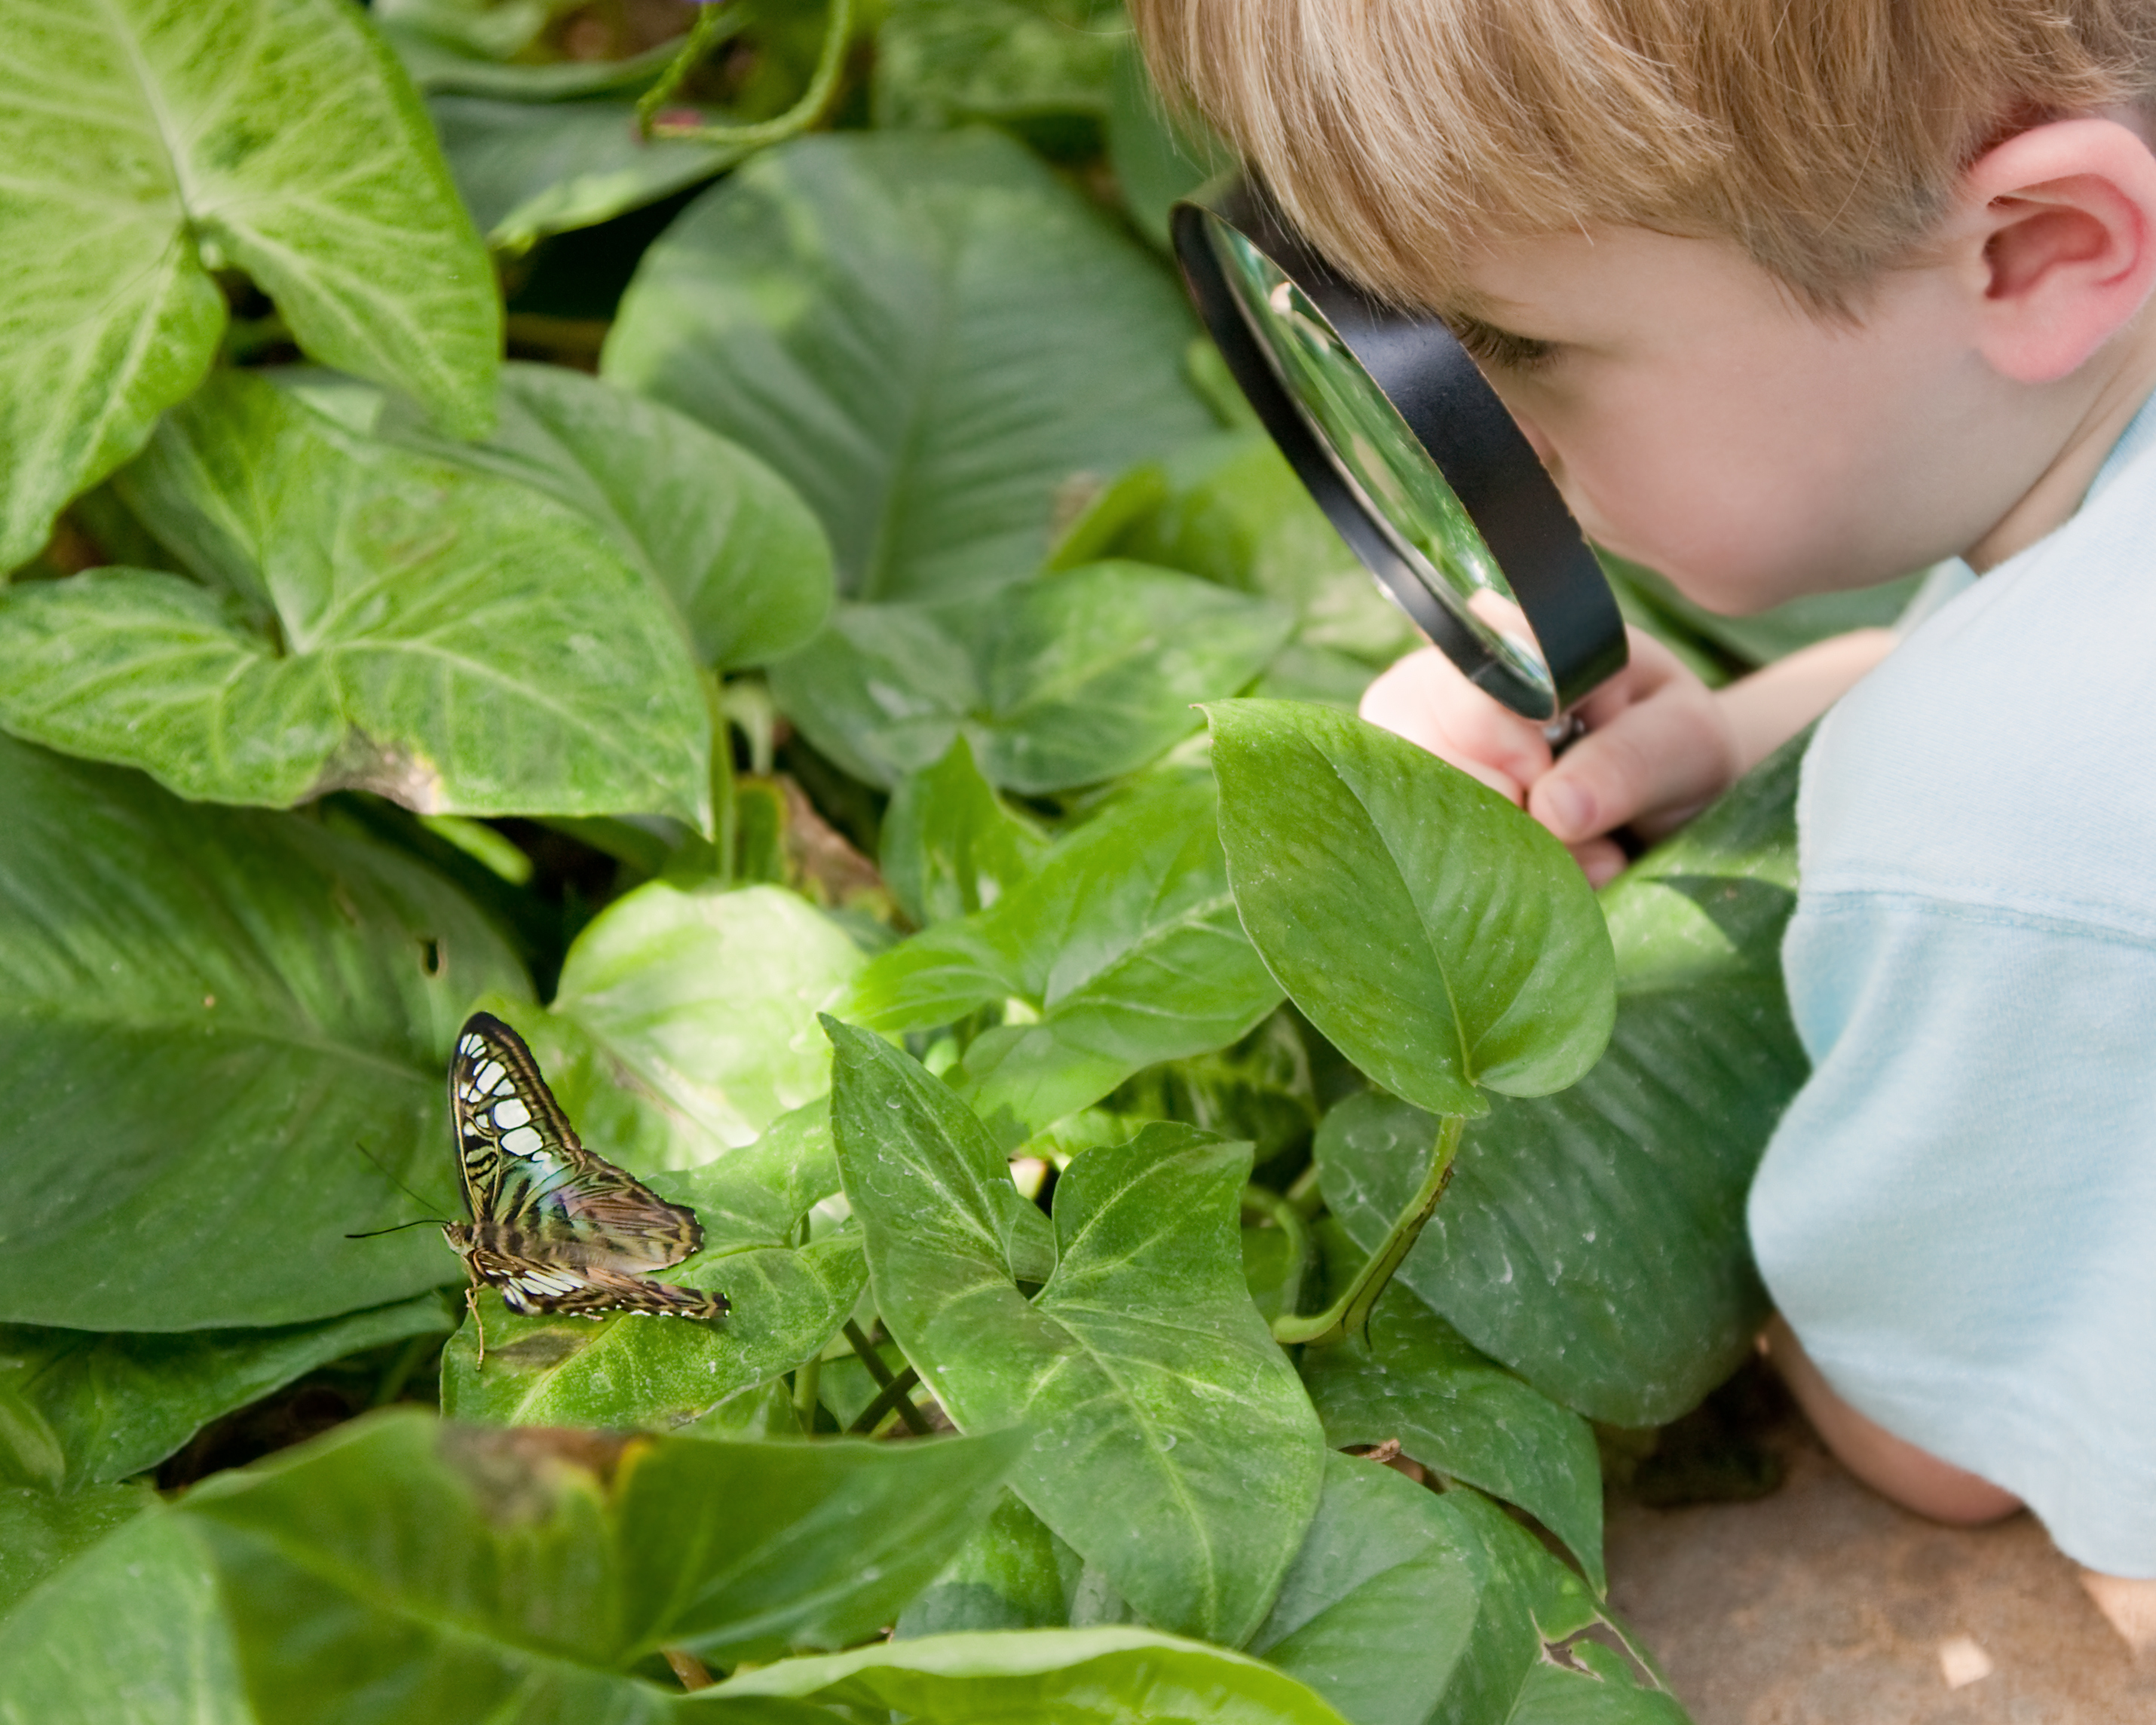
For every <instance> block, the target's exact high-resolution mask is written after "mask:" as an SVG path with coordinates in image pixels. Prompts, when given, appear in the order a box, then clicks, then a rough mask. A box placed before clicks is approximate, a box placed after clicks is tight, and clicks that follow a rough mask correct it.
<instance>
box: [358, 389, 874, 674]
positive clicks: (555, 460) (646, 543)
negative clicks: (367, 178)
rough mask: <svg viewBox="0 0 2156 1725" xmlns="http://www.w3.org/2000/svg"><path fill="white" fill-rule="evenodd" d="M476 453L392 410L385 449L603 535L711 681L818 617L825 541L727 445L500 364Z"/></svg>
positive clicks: (609, 395)
mask: <svg viewBox="0 0 2156 1725" xmlns="http://www.w3.org/2000/svg"><path fill="white" fill-rule="evenodd" d="M500 410H501V411H500V421H499V423H498V424H497V425H496V426H495V432H494V434H493V435H492V436H491V437H490V438H489V439H486V440H485V442H483V443H476V444H456V443H452V442H450V441H449V440H448V439H444V438H439V437H434V436H431V435H429V434H428V433H427V432H426V429H425V428H424V427H423V426H421V425H419V424H417V423H416V422H415V421H414V419H413V416H411V415H410V414H409V413H402V412H399V411H398V409H397V408H395V407H394V406H393V407H392V408H391V409H390V411H389V412H388V413H387V414H386V415H385V416H384V418H383V421H382V425H381V428H380V429H381V433H382V435H383V436H384V437H387V438H391V439H395V440H396V441H398V442H400V443H403V444H407V445H408V446H411V447H415V448H418V449H422V450H423V451H424V452H425V453H427V454H432V455H434V456H437V457H439V458H440V459H444V460H449V461H460V462H463V463H465V465H470V466H472V467H475V468H479V469H480V470H485V471H490V472H493V473H498V474H500V475H502V476H503V477H504V478H506V479H513V480H519V481H520V482H521V483H522V484H525V485H530V486H531V487H532V488H533V489H534V490H540V491H544V492H546V493H547V495H549V496H551V497H554V498H556V499H557V500H559V501H562V502H563V503H566V504H567V505H568V506H570V507H571V508H572V509H575V510H577V511H581V512H582V513H583V514H584V515H587V516H590V517H591V518H592V519H593V521H597V522H598V523H599V525H600V526H603V527H604V528H606V529H607V531H608V533H609V535H610V536H612V537H613V542H614V543H615V544H616V545H617V546H618V547H619V548H620V549H621V550H622V551H623V552H625V553H626V554H627V556H628V557H629V561H630V562H633V563H634V564H636V565H637V567H639V568H641V569H643V570H644V572H646V573H647V574H648V575H649V576H650V577H651V578H652V580H653V581H654V583H656V584H657V586H658V588H659V589H660V592H662V593H665V595H666V597H667V598H668V599H670V601H671V602H672V603H673V605H674V608H675V611H676V612H677V613H678V614H679V615H680V619H681V621H682V623H683V624H684V625H685V627H686V629H688V632H689V634H690V639H692V640H693V641H694V642H695V644H696V657H697V658H698V659H699V660H701V662H702V663H704V664H706V665H711V666H713V667H715V668H716V669H719V670H734V669H736V668H737V667H739V666H742V665H760V664H762V662H763V661H764V660H767V659H773V658H776V657H778V655H782V654H785V653H788V652H791V651H792V650H793V649H795V648H797V647H798V646H800V645H801V644H803V642H805V641H807V640H808V639H809V638H810V637H812V636H813V635H814V634H815V633H816V631H817V630H818V629H820V628H821V627H822V626H823V624H824V616H825V614H827V613H828V612H829V610H830V608H831V551H830V547H829V545H828V544H826V543H825V542H824V530H823V528H822V527H821V526H819V525H818V524H817V521H816V518H815V516H813V515H811V514H810V513H809V512H808V506H807V505H806V504H804V503H803V502H802V501H801V500H800V499H799V498H798V497H797V496H796V495H794V494H793V490H792V488H791V487H789V486H788V485H787V484H786V482H785V481H784V480H782V479H780V478H779V477H778V475H776V474H775V473H773V472H772V470H770V469H769V468H767V467H766V466H765V465H763V464H762V462H761V461H759V460H757V459H756V458H755V457H754V456H753V455H752V454H749V453H748V451H747V450H746V449H742V448H741V447H740V446H739V445H738V444H730V443H728V442H727V441H726V439H724V438H722V437H719V436H716V435H715V434H712V433H711V432H709V431H707V430H706V429H704V428H703V427H702V426H701V425H700V424H697V423H696V421H695V420H694V419H691V418H688V417H687V416H686V415H685V414H682V413H675V412H674V411H673V410H672V409H671V408H665V407H661V406H660V404H659V403H656V402H654V401H649V400H646V399H645V398H643V397H641V396H635V395H631V394H629V393H628V392H627V391H626V390H621V389H615V388H610V387H608V385H606V384H604V383H601V382H598V381H597V380H596V379H594V378H591V377H585V376H584V375H583V373H582V372H572V371H568V370H566V369H564V368H563V367H560V366H539V365H525V364H511V365H509V366H507V367H504V368H503V371H502V377H501V396H500Z"/></svg>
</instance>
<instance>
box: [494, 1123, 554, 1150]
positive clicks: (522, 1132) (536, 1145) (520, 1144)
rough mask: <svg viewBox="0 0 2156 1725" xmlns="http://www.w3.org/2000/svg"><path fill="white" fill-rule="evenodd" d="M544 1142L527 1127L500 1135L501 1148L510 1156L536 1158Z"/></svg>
mask: <svg viewBox="0 0 2156 1725" xmlns="http://www.w3.org/2000/svg"><path fill="white" fill-rule="evenodd" d="M546 1142H547V1141H546V1140H545V1139H544V1138H542V1137H540V1136H539V1134H538V1133H537V1132H534V1131H532V1129H531V1127H528V1126H520V1127H517V1128H516V1131H514V1132H504V1133H503V1134H502V1135H501V1147H502V1148H503V1149H505V1150H506V1151H507V1152H508V1153H510V1154H511V1156H536V1155H537V1154H538V1153H539V1151H540V1149H541V1147H542V1146H543V1145H544V1144H545V1143H546Z"/></svg>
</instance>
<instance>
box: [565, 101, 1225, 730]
mask: <svg viewBox="0 0 2156 1725" xmlns="http://www.w3.org/2000/svg"><path fill="white" fill-rule="evenodd" d="M1191 330H1192V324H1191V320H1190V315H1189V313H1188V311H1187V310H1186V309H1185V307H1184V305H1183V300H1182V296H1181V295H1180V294H1179V293H1178V290H1176V288H1175V287H1174V285H1173V284H1172V283H1171V282H1170V281H1169V280H1168V277H1167V276H1166V275H1165V274H1164V273H1163V271H1162V270H1160V269H1159V268H1158V266H1157V265H1156V264H1154V263H1153V261H1152V259H1150V258H1148V257H1147V256H1146V255H1145V254H1143V253H1142V252H1141V251H1140V250H1139V249H1137V246H1136V245H1135V244H1133V243H1132V242H1131V241H1130V240H1128V239H1125V238H1123V237H1122V236H1121V235H1120V234H1117V233H1116V232H1115V230H1114V228H1113V226H1112V224H1111V223H1110V222H1109V221H1108V219H1107V218H1105V217H1104V216H1102V215H1101V214H1100V213H1097V212H1096V211H1094V210H1092V209H1090V208H1087V207H1086V203H1085V201H1084V200H1083V199H1082V198H1080V197H1079V195H1078V194H1077V193H1075V192H1071V191H1070V190H1068V189H1066V188H1065V187H1062V186H1060V185H1059V184H1058V183H1057V182H1055V178H1054V177H1053V176H1052V175H1051V174H1050V172H1048V170H1047V169H1046V168H1045V167H1042V166H1041V165H1040V164H1039V163H1038V162H1034V161H1033V160H1032V159H1030V158H1029V157H1028V156H1027V155H1026V153H1025V152H1024V151H1023V150H1022V149H1020V148H1019V146H1017V145H1016V144H1014V143H1012V142H1010V141H1009V140H1008V139H1005V138H1002V137H999V136H995V135H994V134H992V133H986V132H969V133H962V134H954V135H950V136H897V135H891V136H863V135H860V134H854V135H851V136H825V137H811V138H803V139H799V140H797V141H794V142H793V143H790V144H788V145H786V146H783V147H782V148H779V149H777V150H773V151H768V152H767V153H766V154H764V155H762V156H760V157H757V159H756V160H755V161H753V162H750V163H749V164H748V165H747V167H744V168H742V170H741V172H738V173H737V174H735V175H734V176H733V177H731V179H730V180H728V181H727V182H726V183H725V184H724V185H722V186H721V187H717V188H716V190H714V191H712V192H711V193H706V195H705V196H704V197H702V198H700V199H699V200H698V201H697V202H696V203H694V204H693V205H691V206H690V208H689V209H688V210H687V211H685V213H683V214H682V216H681V217H680V218H679V219H678V220H676V221H675V223H674V225H673V226H672V227H671V228H669V229H668V230H667V232H666V234H665V236H664V237H663V238H662V239H660V241H659V242H658V243H657V244H654V246H653V247H652V248H651V249H650V250H649V251H648V252H647V253H645V254H644V261H643V263H642V264H641V265H640V266H639V270H638V271H637V275H636V279H635V280H634V281H633V282H632V283H631V284H630V285H629V292H628V294H627V295H626V296H625V297H624V300H623V301H622V305H621V315H620V318H619V321H617V322H616V323H615V325H614V326H613V333H612V335H611V336H609V337H608V342H607V349H606V358H605V371H606V374H607V375H608V377H611V378H613V379H614V380H615V381H617V382H622V383H625V384H627V385H628V386H629V387H630V388H634V389H639V390H641V391H643V392H644V393H646V394H648V395H654V396H657V397H658V398H660V399H661V400H663V401H665V402H668V403H670V404H672V405H673V406H675V407H678V408H682V409H683V410H684V411H685V412H687V413H690V414H692V415H694V416H695V417H696V418H700V419H701V420H703V421H704V422H705V424H708V425H710V426H711V428H712V429H714V430H716V431H719V432H721V433H723V434H726V436H729V437H731V438H733V439H736V440H737V441H738V442H740V443H742V444H746V445H747V447H749V448H750V449H754V450H755V451H757V454H760V455H761V456H762V457H763V458H764V459H766V460H767V461H769V462H770V463H771V464H772V465H773V466H774V467H776V468H777V469H778V471H779V472H780V473H781V474H782V475H784V476H785V477H786V478H787V479H788V480H791V481H792V482H793V485H794V486H795V487H796V488H797V489H798V490H799V491H800V492H801V494H802V495H803V496H804V497H806V498H807V499H808V502H809V504H810V505H811V506H812V507H814V509H815V511H817V513H818V514H819V516H822V517H823V521H824V526H825V527H826V528H827V529H828V530H829V533H830V535H831V541H832V544H833V546H834V548H835V550H836V552H837V555H838V561H839V584H840V587H841V588H842V590H844V592H846V593H850V594H851V595H853V596H855V597H856V598H867V599H896V598H921V597H931V596H947V595H950V594H953V593H957V592H959V591H961V590H966V589H975V588H981V587H983V586H990V585H994V584H997V583H1002V582H1005V581H1009V580H1011V579H1014V578H1017V577H1019V576H1022V575H1024V574H1026V573H1027V572H1029V571H1030V570H1031V569H1032V568H1033V567H1034V566H1035V565H1036V564H1037V563H1038V562H1039V560H1040V558H1041V556H1042V554H1043V553H1044V552H1045V551H1046V549H1047V547H1048V539H1049V525H1050V516H1051V513H1052V508H1053V504H1054V499H1055V494H1056V490H1057V488H1058V487H1059V486H1060V485H1064V484H1065V481H1067V480H1070V478H1071V476H1072V475H1075V474H1081V473H1093V474H1110V473H1117V472H1120V471H1122V469H1124V468H1125V467H1127V466H1129V465H1131V464H1132V462H1134V461H1137V460H1141V459H1144V458H1146V457H1147V456H1148V455H1151V454H1154V453H1155V452H1157V451H1158V450H1160V449H1166V448H1168V447H1170V446H1172V445H1173V444H1177V443H1178V442H1180V441H1182V440H1183V439H1186V438H1188V437H1193V436H1195V435H1197V434H1199V432H1201V431H1203V430H1204V429H1207V427H1208V424H1209V421H1208V417H1207V415H1206V413H1205V410H1204V407H1203V406H1202V405H1201V404H1200V403H1199V400H1198V398H1197V397H1196V396H1195V395H1194V394H1193V393H1192V392H1191V391H1190V390H1189V388H1188V387H1187V386H1186V385H1185V384H1184V383H1183V381H1182V380H1181V378H1180V377H1179V376H1178V370H1177V364H1178V360H1179V358H1180V357H1181V352H1182V348H1183V343H1185V342H1186V341H1188V340H1189V338H1190V334H1191ZM942 752H943V749H942V746H941V745H939V746H938V747H935V748H933V749H932V750H930V751H928V752H927V754H926V755H924V756H923V757H921V758H920V759H919V760H917V761H916V762H913V763H912V764H913V765H916V766H926V765H927V764H928V762H931V761H932V760H934V759H936V758H937V757H938V756H940V755H941V754H942Z"/></svg>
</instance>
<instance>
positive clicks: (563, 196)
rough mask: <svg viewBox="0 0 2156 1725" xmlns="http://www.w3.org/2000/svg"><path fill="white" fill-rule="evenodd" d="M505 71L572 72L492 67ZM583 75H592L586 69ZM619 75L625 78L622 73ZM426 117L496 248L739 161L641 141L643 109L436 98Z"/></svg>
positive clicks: (652, 196)
mask: <svg viewBox="0 0 2156 1725" xmlns="http://www.w3.org/2000/svg"><path fill="white" fill-rule="evenodd" d="M569 69H571V68H569V67H562V68H556V67H552V66H547V67H539V66H531V67H525V66H518V67H514V68H512V67H506V66H505V67H500V68H494V67H490V68H489V70H492V71H499V72H511V71H514V72H523V73H527V74H528V73H531V72H540V71H548V72H551V71H556V70H562V71H567V70H569ZM573 69H575V70H576V71H578V72H582V73H584V74H585V75H586V76H590V75H591V69H589V68H586V67H583V66H576V67H574V68H573ZM615 75H617V76H619V74H615ZM427 111H428V113H429V115H430V116H433V119H434V131H435V132H436V134H437V135H438V136H439V137H440V139H441V141H442V153H443V154H444V156H446V157H449V172H451V173H452V174H453V175H454V176H455V177H456V182H457V190H458V191H459V193H462V194H463V197H464V200H465V207H466V208H468V209H470V211H471V215H472V220H473V221H474V222H475V223H477V224H478V226H479V228H480V232H481V233H483V234H485V235H486V243H487V244H489V245H490V246H492V247H493V248H494V249H495V250H497V251H501V252H507V253H510V254H516V253H518V252H522V251H526V250H528V249H530V248H531V245H532V244H534V243H535V242H536V241H538V240H541V239H545V238H546V237H547V235H548V234H566V233H568V232H570V231H571V230H572V229H573V228H589V227H593V226H595V225H596V224H597V223H601V222H608V221H612V220H613V218H615V217H616V216H619V215H625V214H626V213H628V212H629V211H630V210H633V209H640V208H643V207H644V205H645V204H647V203H655V202H656V201H657V200H658V199H660V198H665V197H667V196H669V195H670V193H675V192H679V191H680V189H681V188H682V187H685V186H693V185H695V184H696V182H698V181H700V180H708V179H710V178H711V176H712V175H714V174H716V173H718V172H721V170H723V169H725V168H728V167H732V166H733V164H734V163H735V162H738V161H740V160H741V159H742V157H743V156H744V155H746V154H747V153H748V152H747V151H745V150H742V149H741V148H739V147H737V146H718V145H712V144H704V143H697V142H695V141H691V140H690V139H685V138H649V139H646V138H644V137H640V136H638V133H637V127H636V104H635V103H634V102H624V101H609V100H606V99H605V98H603V97H598V98H595V99H592V100H581V101H579V100H566V101H532V100H501V99H500V98H499V97H497V96H495V95H490V94H484V93H482V94H476V95H430V96H429V98H428V99H427Z"/></svg>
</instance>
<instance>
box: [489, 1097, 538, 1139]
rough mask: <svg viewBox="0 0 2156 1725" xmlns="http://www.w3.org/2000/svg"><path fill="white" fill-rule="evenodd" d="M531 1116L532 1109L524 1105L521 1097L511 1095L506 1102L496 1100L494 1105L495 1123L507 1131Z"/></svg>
mask: <svg viewBox="0 0 2156 1725" xmlns="http://www.w3.org/2000/svg"><path fill="white" fill-rule="evenodd" d="M529 1119H531V1110H530V1109H529V1108H527V1107H526V1106H524V1103H523V1101H522V1100H521V1098H519V1097H516V1096H511V1098H510V1099H509V1100H508V1101H506V1102H496V1103H495V1105H494V1123H495V1125H496V1126H498V1127H500V1128H501V1129H502V1130H503V1131H504V1132H507V1131H508V1130H509V1128H510V1127H513V1126H521V1125H523V1124H524V1122H526V1121H527V1120H529Z"/></svg>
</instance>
